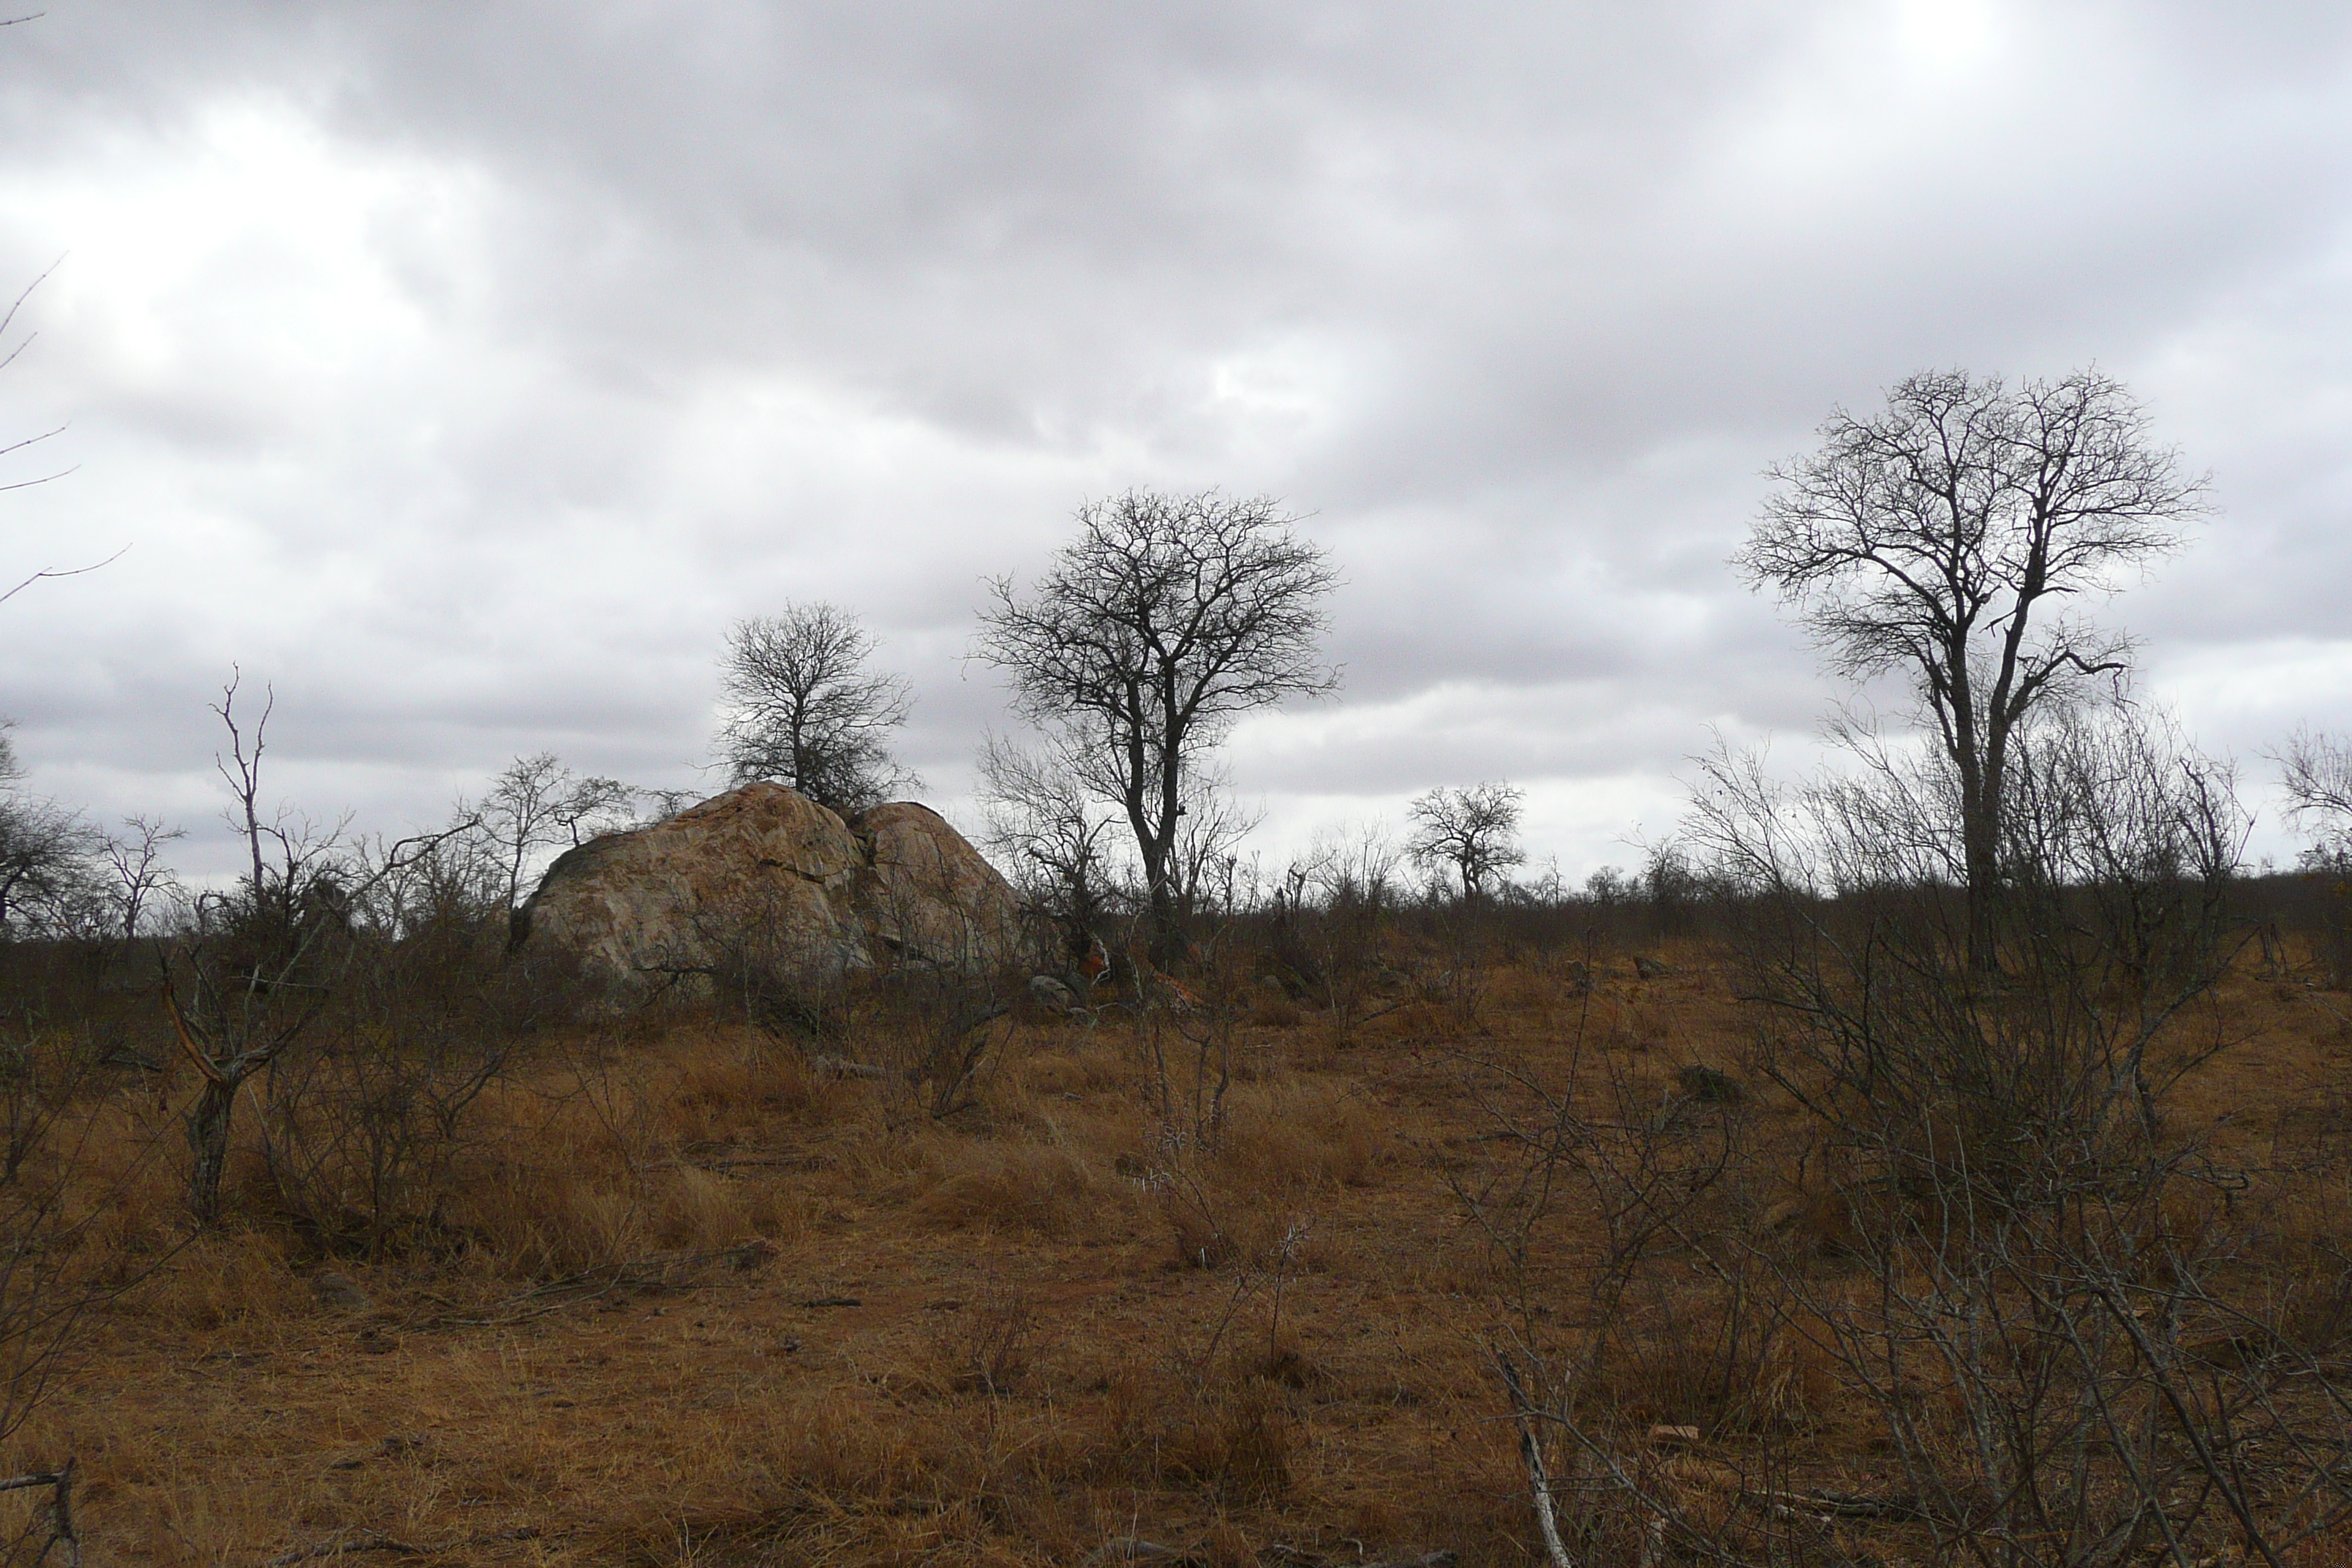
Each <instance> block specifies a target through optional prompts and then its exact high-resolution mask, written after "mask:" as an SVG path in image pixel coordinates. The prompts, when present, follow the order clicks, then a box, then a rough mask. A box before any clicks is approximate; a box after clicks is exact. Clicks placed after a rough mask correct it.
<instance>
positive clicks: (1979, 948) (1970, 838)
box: [1961, 810, 2000, 974]
mask: <svg viewBox="0 0 2352 1568" xmlns="http://www.w3.org/2000/svg"><path fill="white" fill-rule="evenodd" d="M1990 816H1991V814H1990V813H1989V812H1985V811H1981V810H1979V811H1978V812H1976V813H1973V814H1971V816H1970V820H1969V821H1968V822H1966V823H1964V824H1963V825H1962V826H1961V838H1962V845H1961V848H1962V852H1963V854H1964V855H1965V856H1966V858H1967V862H1968V864H1967V871H1968V905H1969V908H1968V919H1969V932H1968V964H1969V972H1970V973H1976V974H1994V973H1999V972H2000V835H1999V833H1998V832H1997V831H1996V829H1995V828H1994V826H1993V824H1992V822H1991V821H1990Z"/></svg>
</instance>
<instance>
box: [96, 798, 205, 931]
mask: <svg viewBox="0 0 2352 1568" xmlns="http://www.w3.org/2000/svg"><path fill="white" fill-rule="evenodd" d="M122 826H123V827H124V828H125V829H126V831H125V832H122V833H109V834H106V835H104V836H102V837H101V838H100V842H99V854H100V857H101V858H103V859H104V860H105V862H106V865H107V868H109V869H110V871H111V872H112V873H113V879H114V885H113V887H112V888H111V889H110V890H109V894H108V900H109V903H110V906H111V909H112V912H113V916H114V919H113V921H111V922H110V927H111V934H113V935H115V936H117V937H119V938H120V939H121V941H122V942H125V943H128V942H131V941H132V940H133V939H135V938H136V937H137V936H138V935H139V928H140V924H141V922H142V921H144V920H145V919H146V918H147V916H148V914H149V913H150V912H151V911H152V906H153V904H154V902H155V900H156V897H157V895H159V894H168V893H169V892H170V891H171V889H173V887H174V886H176V882H177V879H175V878H174V877H173V872H172V868H170V867H168V866H166V865H164V864H163V846H165V845H166V844H170V843H173V842H174V841H175V840H178V839H182V838H185V837H187V836H188V834H187V829H185V828H184V827H173V826H168V825H166V824H165V823H163V821H161V820H160V819H158V818H154V817H148V816H126V817H124V818H123V819H122Z"/></svg>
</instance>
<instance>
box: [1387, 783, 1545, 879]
mask: <svg viewBox="0 0 2352 1568" xmlns="http://www.w3.org/2000/svg"><path fill="white" fill-rule="evenodd" d="M1526 799H1527V792H1526V791H1525V790H1523V789H1520V788H1519V787H1518V786H1517V785H1516V784H1475V785H1473V786H1471V787H1469V788H1467V789H1464V788H1458V787H1455V786H1452V785H1441V786H1440V787H1439V788H1436V789H1433V790H1431V791H1430V792H1429V793H1428V794H1427V795H1423V796H1422V797H1421V798H1420V799H1418V800H1416V801H1414V802H1413V803H1412V806H1411V807H1409V808H1408V811H1409V814H1410V815H1411V816H1412V838H1411V839H1410V840H1409V841H1407V843H1406V846H1405V852H1406V853H1407V854H1409V855H1411V856H1412V858H1413V861H1414V863H1415V864H1416V865H1419V866H1423V867H1424V868H1440V867H1445V868H1452V870H1453V871H1454V875H1455V876H1456V877H1458V878H1460V879H1461V881H1462V896H1463V898H1465V900H1476V899H1477V898H1478V897H1479V896H1480V895H1481V894H1483V893H1484V892H1486V880H1487V879H1488V878H1490V877H1493V876H1495V875H1496V874H1497V873H1498V872H1501V871H1505V870H1507V869H1508V868H1511V867H1513V866H1517V865H1518V864H1520V863H1521V862H1523V861H1525V860H1526V859H1527V858H1528V852H1527V850H1526V849H1524V848H1522V847H1520V845H1519V805H1520V803H1521V802H1522V801H1524V800H1526Z"/></svg>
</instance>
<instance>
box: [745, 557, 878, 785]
mask: <svg viewBox="0 0 2352 1568" xmlns="http://www.w3.org/2000/svg"><path fill="white" fill-rule="evenodd" d="M875 646H876V645H875V639H874V635H873V634H872V633H871V632H868V631H867V630H866V628H865V627H864V626H860V625H858V622H857V617H856V616H853V615H851V614H850V613H849V612H848V611H846V610H844V609H841V608H839V607H838V606H836V605H828V604H824V603H822V602H819V603H813V604H806V605H789V606H787V607H786V609H785V610H784V612H783V613H782V615H777V616H754V617H753V618H751V619H750V620H742V621H738V622H736V623H735V624H734V626H731V627H730V628H729V629H728V633H727V651H726V653H725V655H724V656H723V657H722V658H721V660H720V671H721V673H720V677H719V689H720V693H721V696H722V698H723V700H724V702H725V705H726V708H725V716H724V718H723V719H722V720H721V721H720V724H719V754H720V755H721V756H722V757H723V758H724V759H725V761H726V763H727V768H728V773H729V776H730V779H731V781H732V782H733V783H735V784H750V783H751V782H752V781H753V780H755V779H773V780H775V781H776V782H778V783H779V784H789V785H791V786H792V787H793V789H796V790H798V791H800V793H801V794H803V795H806V796H808V798H809V799H811V800H813V801H814V802H816V803H817V804H818V805H823V806H827V807H830V808H831V809H833V810H835V811H838V812H841V813H844V814H845V815H846V814H847V813H850V812H854V811H858V810H862V809H864V808H865V807H866V806H868V805H873V804H874V803H875V802H876V801H877V800H879V799H881V798H882V797H883V796H884V795H886V794H887V793H888V792H889V791H890V790H892V789H895V788H897V787H898V786H899V785H901V784H906V783H908V782H910V780H911V775H910V774H908V773H907V771H906V770H905V769H904V768H901V767H900V766H899V765H898V763H897V762H896V761H895V760H893V759H892V757H891V755H890V749H889V743H888V742H889V736H890V734H891V731H895V730H897V729H898V727H899V726H900V725H902V724H904V723H906V721H907V715H908V712H909V711H910V710H912V709H913V707H914V705H915V698H914V693H913V691H912V690H911V689H909V688H908V685H907V682H906V679H905V678H904V677H901V676H898V675H893V674H889V673H887V672H883V671H877V670H875V669H873V668H869V664H870V661H871V660H872V658H873V657H874V649H875Z"/></svg>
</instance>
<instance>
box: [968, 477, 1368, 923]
mask: <svg viewBox="0 0 2352 1568" xmlns="http://www.w3.org/2000/svg"><path fill="white" fill-rule="evenodd" d="M1077 521H1078V537H1077V538H1076V540H1075V541H1073V542H1071V543H1069V544H1067V545H1066V546H1064V547H1063V549H1062V551H1061V552H1060V553H1059V554H1058V555H1057V556H1056V557H1055V563H1054V565H1053V568H1052V570H1050V571H1049V572H1048V573H1047V574H1045V578H1044V579H1043V580H1042V581H1040V582H1039V583H1038V584H1036V586H1035V588H1034V590H1033V591H1032V592H1031V593H1029V594H1028V595H1025V596H1024V595H1021V594H1019V593H1017V592H1016V591H1015V590H1014V586H1013V579H1012V578H1011V577H1010V576H1006V577H1001V578H998V579H996V580H995V581H994V582H992V584H990V588H991V590H992V595H993V597H994V599H995V603H994V605H992V606H991V607H990V608H989V609H988V610H986V611H985V612H983V614H982V621H981V637H980V642H979V647H978V652H979V657H980V658H983V659H985V660H987V661H988V662H989V663H990V664H992V665H993V666H995V667H996V668H999V669H1002V670H1004V671H1006V672H1008V673H1009V674H1010V675H1011V676H1012V678H1013V691H1014V695H1015V699H1016V700H1017V701H1018V703H1019V705H1020V707H1021V709H1022V710H1023V712H1024V713H1025V714H1026V715H1027V716H1028V717H1029V718H1030V719H1032V720H1033V721H1037V722H1039V723H1041V724H1046V725H1051V726H1057V727H1061V728H1063V729H1065V730H1066V731H1068V732H1069V733H1071V734H1073V735H1076V736H1079V737H1082V738H1083V742H1084V745H1083V750H1082V753H1081V754H1080V756H1079V759H1078V760H1079V761H1080V763H1081V764H1082V766H1083V769H1084V777H1085V779H1086V783H1087V787H1088V788H1089V789H1090V790H1092V791H1093V792H1094V793H1095V794H1096V795H1097V796H1098V797H1099V798H1102V799H1104V800H1106V801H1108V802H1110V803H1111V804H1112V805H1114V806H1115V807H1116V808H1117V809H1118V811H1119V812H1120V814H1121V815H1122V816H1125V818H1126V819H1127V824H1128V826H1129V830H1130V831H1131V832H1132V833H1133V835H1134V837H1135V845H1136V851H1137V855H1138V858H1139V859H1140V860H1141V862H1142V870H1143V883H1144V891H1145V898H1146V902H1147V907H1148V910H1149V913H1150V922H1151V942H1152V946H1153V948H1154V950H1155V952H1158V953H1159V954H1160V956H1162V957H1164V956H1165V955H1166V951H1167V949H1168V946H1169V944H1170V942H1171V940H1172V938H1173V936H1174V932H1175V925H1176V921H1177V919H1178V915H1179V912H1180V910H1181V900H1182V896H1183V893H1184V888H1183V885H1182V884H1183V877H1184V866H1183V863H1182V862H1183V857H1182V854H1181V840H1182V837H1183V818H1184V816H1185V815H1186V813H1187V812H1188V810H1190V809H1192V805H1191V802H1192V798H1193V797H1192V795H1190V794H1189V793H1188V792H1189V791H1190V790H1191V788H1192V783H1193V778H1194V775H1195V773H1197V772H1198V771H1199V770H1200V769H1201V767H1202V763H1203V762H1204V760H1205V758H1206V754H1207V753H1208V752H1209V751H1210V750H1212V749H1213V747H1214V746H1215V744H1216V743H1217V742H1218V741H1220V740H1221V739H1223V736H1224V734H1225V731H1226V730H1227V729H1228V727H1229V726H1230V725H1231V724H1232V723H1233V721H1234V720H1235V719H1236V718H1238V717H1239V716H1240V715H1242V714H1244V713H1247V712H1251V711H1253V710H1256V709H1260V708H1265V707H1269V706H1272V705H1273V704H1275V703H1277V702H1280V701H1282V700H1284V699H1285V698H1287V697H1292V696H1298V695H1302V694H1303V695H1314V694H1317V693H1320V692H1326V691H1329V690H1331V689H1334V688H1335V687H1337V686H1338V684H1339V671H1338V670H1337V669H1336V668H1333V667H1331V666H1329V665H1328V664H1326V663H1324V662H1323V660H1322V657H1321V643H1322V639H1323V635H1324V633H1325V631H1326V630H1327V629H1328V623H1327V621H1326V618H1325V616H1324V612H1323V601H1324V598H1325V596H1326V595H1328V593H1329V592H1330V590H1331V587H1332V585H1333V584H1334V583H1335V582H1336V581H1337V580H1338V574H1337V573H1336V572H1335V571H1334V570H1333V568H1332V566H1331V564H1330V563H1329V562H1328V559H1327V558H1326V557H1325V555H1324V553H1323V552H1322V551H1321V550H1319V549H1318V548H1317V547H1316V546H1315V545H1313V544H1311V543H1309V542H1307V541H1306V540H1304V539H1301V538H1299V537H1298V535H1297V533H1296V532H1295V531H1294V529H1293V525H1294V524H1295V523H1296V522H1297V519H1296V518H1294V517H1292V516H1290V515H1289V514H1287V513H1286V512H1285V511H1284V510H1282V508H1281V506H1280V504H1279V503H1277V502H1276V501H1274V500H1270V499H1267V498H1265V497H1255V498H1252V499H1249V500H1235V499H1233V498H1230V497H1227V496H1223V495H1221V494H1219V493H1218V492H1216V491H1214V490H1207V491H1202V492H1201V493H1199V494H1195V495H1162V494H1159V493H1156V492H1153V491H1150V490H1129V492H1127V493H1126V494H1125V495H1121V496H1118V497H1115V498H1113V499H1112V500H1105V501H1095V502H1090V503H1088V504H1087V505H1086V506H1084V507H1081V508H1080V509H1079V510H1078V515H1077Z"/></svg>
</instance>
